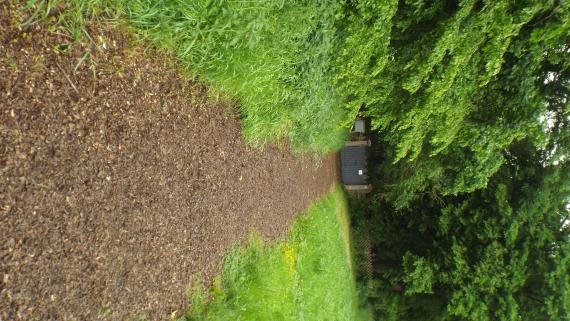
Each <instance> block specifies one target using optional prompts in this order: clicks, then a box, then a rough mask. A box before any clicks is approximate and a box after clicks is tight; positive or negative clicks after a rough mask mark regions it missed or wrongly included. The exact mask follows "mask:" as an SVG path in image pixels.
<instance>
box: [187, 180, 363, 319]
mask: <svg viewBox="0 0 570 321" xmlns="http://www.w3.org/2000/svg"><path fill="white" fill-rule="evenodd" d="M346 214H347V208H346V203H345V199H344V194H343V191H342V190H341V188H340V187H336V188H334V189H333V190H332V191H331V193H330V194H329V195H327V196H326V197H325V198H323V199H322V200H320V201H318V202H317V203H315V204H314V205H313V206H312V207H311V208H310V209H309V210H308V212H307V213H306V214H303V215H301V216H299V217H298V218H297V219H296V220H295V222H294V223H293V227H292V229H291V232H290V235H289V238H288V240H287V241H281V242H278V243H273V244H268V243H265V242H263V241H262V240H261V239H260V238H259V237H255V236H252V237H251V239H250V242H249V244H248V246H246V247H236V248H234V249H233V250H231V251H230V252H229V253H228V255H227V257H226V258H225V261H224V264H223V272H222V275H221V276H220V277H218V278H217V280H216V282H214V283H215V284H214V287H213V288H212V289H209V290H208V291H205V290H203V289H200V288H198V289H197V290H195V291H194V293H193V296H192V300H191V301H192V302H191V304H192V305H191V308H190V309H189V310H188V311H187V313H186V316H185V317H183V318H181V319H179V320H186V321H190V320H264V321H266V320H342V321H346V320H369V319H370V316H369V315H368V314H367V312H366V311H365V310H364V309H362V308H361V307H360V306H359V300H358V294H357V291H356V285H355V280H354V275H353V271H352V268H351V264H350V262H351V257H350V252H349V251H347V249H348V248H350V245H349V244H347V241H348V240H350V237H349V236H348V235H347V234H346V231H347V230H346V229H345V228H343V223H342V221H345V222H347V221H348V218H347V217H346Z"/></svg>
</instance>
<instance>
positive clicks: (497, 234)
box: [370, 141, 570, 321]
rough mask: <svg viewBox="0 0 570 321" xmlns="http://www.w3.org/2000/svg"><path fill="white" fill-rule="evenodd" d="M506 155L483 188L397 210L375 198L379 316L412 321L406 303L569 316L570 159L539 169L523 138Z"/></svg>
mask: <svg viewBox="0 0 570 321" xmlns="http://www.w3.org/2000/svg"><path fill="white" fill-rule="evenodd" d="M505 158H506V159H507V162H508V165H504V166H502V167H501V169H500V170H499V171H498V172H497V173H496V174H495V175H494V176H493V177H492V178H491V180H490V181H489V184H488V187H487V188H485V189H483V190H479V191H477V192H474V193H470V194H463V195H460V196H457V197H444V198H442V199H441V200H424V201H423V202H421V203H419V202H418V203H414V204H415V206H413V207H409V208H406V209H405V210H401V211H400V212H399V213H396V212H391V211H390V208H389V205H387V204H385V203H384V204H382V205H380V204H378V206H383V207H384V206H385V207H384V208H377V209H376V212H377V213H376V215H378V216H377V217H375V218H374V220H375V221H373V222H370V224H373V225H374V226H375V230H374V232H375V233H376V234H375V235H376V237H377V239H376V242H377V243H376V244H375V245H376V248H378V249H379V251H378V257H377V262H376V267H377V269H376V273H377V275H376V277H377V278H378V280H380V285H378V288H377V291H378V292H379V293H377V294H376V296H378V297H379V298H378V299H376V300H374V301H375V302H376V306H377V308H378V309H379V314H387V315H397V316H398V318H399V319H400V320H414V318H415V316H414V315H415V312H416V310H415V309H417V308H413V309H411V308H410V307H408V304H414V305H417V304H429V305H431V307H437V306H440V307H441V309H440V310H439V311H437V310H436V311H432V312H431V315H432V317H435V319H436V320H477V321H483V320H513V321H515V320H570V309H569V308H570V306H569V303H568V298H569V297H570V251H569V250H570V234H569V229H568V227H567V226H566V225H567V224H568V223H567V220H568V218H569V217H570V208H569V207H568V204H569V201H570V163H569V162H568V161H566V162H562V163H558V164H557V165H549V166H544V161H543V158H542V153H541V152H540V151H536V150H535V149H534V148H533V147H532V144H529V143H528V142H527V141H521V142H519V143H518V144H516V145H514V146H513V147H511V149H510V151H509V153H508V154H506V155H505ZM391 262H392V263H391ZM394 284H401V285H402V287H403V288H404V291H402V292H398V291H393V290H392V289H391V285H394ZM394 297H401V298H400V299H395V298H394ZM394 300H397V301H396V302H395V303H394ZM387 301H390V302H392V304H393V305H395V306H396V307H394V306H392V307H390V306H389V305H387V304H386V302H387ZM434 301H435V302H434ZM410 309H411V310H410ZM390 311H392V312H390ZM394 311H395V312H394ZM406 311H407V312H406ZM395 313H396V314H395Z"/></svg>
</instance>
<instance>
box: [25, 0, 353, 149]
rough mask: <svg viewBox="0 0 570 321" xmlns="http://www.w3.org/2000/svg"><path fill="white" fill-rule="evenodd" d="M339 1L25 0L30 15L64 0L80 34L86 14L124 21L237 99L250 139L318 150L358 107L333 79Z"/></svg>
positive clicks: (340, 139)
mask: <svg viewBox="0 0 570 321" xmlns="http://www.w3.org/2000/svg"><path fill="white" fill-rule="evenodd" d="M341 2H342V1H339V0H319V1H316V0H281V1H277V0H243V1H242V0H238V1H227V0H122V1H119V0H70V1H65V2H63V1H61V0H50V1H47V0H32V1H27V3H28V4H29V5H28V7H30V8H32V10H31V11H32V12H34V13H35V14H34V15H32V18H33V19H39V18H40V17H42V16H47V14H45V13H46V12H47V11H48V10H49V9H50V8H54V7H57V6H61V3H66V4H65V8H66V9H65V10H64V12H63V15H61V19H60V21H61V23H63V24H65V25H66V26H67V28H68V29H69V30H70V31H71V32H72V33H73V34H74V36H75V37H76V38H78V37H81V35H87V36H88V34H87V33H86V32H83V31H84V30H85V28H84V24H85V21H86V20H87V19H90V18H96V19H99V20H102V19H103V18H108V19H109V20H113V21H115V22H119V23H126V24H127V25H129V26H130V27H131V28H132V30H133V31H135V32H137V33H140V34H143V35H144V36H146V38H147V39H149V40H150V42H151V43H153V44H154V45H156V46H157V47H159V48H163V49H165V50H166V51H168V52H171V53H174V54H175V55H176V56H177V58H178V60H179V61H180V63H181V65H182V66H183V68H184V69H185V70H186V71H187V73H188V74H189V75H190V76H191V77H196V78H198V79H200V80H201V81H203V82H205V83H207V84H208V85H210V86H209V87H210V89H211V90H212V91H213V93H214V94H215V95H216V96H219V97H223V98H230V99H234V100H237V101H238V104H239V108H240V112H241V116H242V128H243V133H244V136H245V138H246V139H247V141H248V142H249V143H250V144H252V145H255V146H262V145H264V144H265V143H267V142H277V141H280V140H282V139H286V138H288V139H289V140H290V141H291V143H292V145H293V147H294V149H295V150H300V151H311V152H317V153H326V152H328V151H331V150H335V149H338V148H340V147H341V146H342V144H343V143H344V140H345V138H346V135H347V131H348V130H347V127H348V126H349V125H350V123H351V121H352V119H353V118H354V116H355V115H356V112H357V111H356V110H347V109H346V108H345V107H343V102H342V99H341V98H339V96H338V94H337V93H336V91H335V90H334V88H333V74H334V69H335V67H334V64H335V59H336V58H335V57H336V54H337V53H336V51H337V50H338V45H339V44H338V39H340V37H339V36H338V34H337V33H338V28H337V26H336V23H337V22H338V17H339V16H340V15H341V11H342V5H341ZM33 19H32V20H31V21H34V20H33ZM28 23H30V22H28Z"/></svg>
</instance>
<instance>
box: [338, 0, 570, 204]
mask: <svg viewBox="0 0 570 321" xmlns="http://www.w3.org/2000/svg"><path fill="white" fill-rule="evenodd" d="M376 3H381V4H378V5H376ZM346 12H348V13H349V14H347V16H346V17H345V19H344V20H345V22H344V25H343V28H344V29H343V31H344V32H345V33H346V34H347V36H346V37H345V39H346V40H345V42H344V46H343V47H342V48H341V50H340V54H339V56H340V58H339V61H342V62H343V64H342V66H343V67H340V68H339V71H338V72H337V78H336V80H337V83H338V88H339V90H340V91H341V92H342V93H344V97H345V100H346V101H347V106H349V107H348V108H349V109H350V110H357V109H358V107H359V106H362V107H363V108H364V112H365V114H366V115H368V116H370V117H371V118H372V120H373V126H374V127H375V128H376V129H377V130H378V131H379V132H380V133H381V137H382V141H383V143H384V146H383V148H384V149H385V150H386V152H385V153H384V156H385V157H384V162H383V163H382V165H381V166H380V167H379V168H378V172H379V175H378V177H382V180H383V181H382V184H381V185H382V186H383V189H382V194H380V196H382V197H386V198H388V199H389V200H390V201H391V202H393V203H394V204H396V205H397V207H403V206H406V205H407V204H408V203H409V202H411V201H413V200H416V199H418V198H420V197H422V195H458V194H459V193H465V192H472V191H475V190H477V189H481V188H484V187H485V186H486V184H487V182H488V180H489V178H490V177H491V176H492V175H493V174H494V173H496V172H497V171H498V170H499V168H500V167H501V165H502V164H503V163H504V162H505V158H504V157H503V151H504V150H505V149H506V148H508V146H510V145H511V144H513V143H515V142H517V141H520V140H523V139H525V138H527V137H532V138H533V139H534V143H535V144H536V145H537V146H540V144H543V143H544V139H543V138H544V137H540V135H541V133H542V132H544V130H543V127H544V123H543V122H541V119H544V117H546V115H548V114H549V113H550V112H551V111H552V109H549V108H552V107H553V106H552V105H551V103H552V101H549V100H550V99H551V98H552V97H554V96H556V95H558V96H560V93H561V92H562V91H566V93H565V94H566V95H567V93H568V89H567V86H568V70H569V69H568V61H569V57H568V56H569V52H568V49H569V43H570V41H569V39H568V34H569V30H570V29H569V28H570V27H569V24H570V23H569V19H570V18H568V17H569V16H570V10H569V5H568V3H567V2H561V1H560V2H559V1H542V0H541V1H537V0H527V1H508V0H501V1H476V0H463V1H435V2H433V3H431V2H430V4H427V3H426V2H424V1H411V0H408V1H399V2H397V1H388V2H384V1H381V2H375V1H355V2H349V5H348V9H347V10H346ZM357 44H360V45H357ZM553 75H555V76H553ZM553 77H554V78H553ZM545 82H549V84H551V86H549V88H548V89H547V88H546V87H547V86H545ZM554 92H556V93H554ZM556 112H557V113H558V115H562V114H561V113H560V110H558V111H556ZM566 139H567V138H566Z"/></svg>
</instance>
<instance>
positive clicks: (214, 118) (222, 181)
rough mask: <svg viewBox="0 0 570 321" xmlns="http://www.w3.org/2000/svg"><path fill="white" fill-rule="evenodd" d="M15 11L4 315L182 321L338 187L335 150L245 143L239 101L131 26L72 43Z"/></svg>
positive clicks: (9, 67) (4, 58)
mask: <svg viewBox="0 0 570 321" xmlns="http://www.w3.org/2000/svg"><path fill="white" fill-rule="evenodd" d="M0 7H1V8H0V112H1V113H0V121H1V127H0V260H1V261H0V320H95V319H103V320H124V319H129V318H132V319H135V318H138V317H139V316H142V315H144V316H146V317H147V318H148V319H149V320H160V319H168V318H169V316H170V315H171V314H172V313H173V312H175V311H181V310H182V309H183V308H184V306H185V304H186V299H187V295H188V291H189V288H190V285H191V283H192V282H193V280H196V278H201V280H202V281H203V282H209V280H211V278H212V276H213V275H215V274H216V273H218V272H219V264H220V260H221V258H222V257H223V255H224V253H225V251H226V250H227V249H228V248H229V247H230V246H231V245H233V244H235V243H236V242H244V241H245V240H247V236H248V233H249V232H250V231H251V230H255V231H257V232H258V233H260V234H261V235H263V236H264V237H266V238H268V239H275V238H279V237H282V236H283V235H284V233H285V232H286V230H287V227H288V224H289V223H290V221H291V219H292V218H293V217H294V215H295V214H296V213H298V212H299V211H302V210H303V209H305V208H306V207H307V206H308V205H309V204H310V203H311V202H312V201H313V200H314V199H315V198H317V197H319V196H320V195H322V194H324V193H325V192H326V191H328V190H329V188H330V187H331V185H332V184H333V183H334V182H335V181H337V180H338V170H337V168H338V167H337V166H338V165H337V157H336V156H335V155H331V156H329V157H327V158H325V159H323V160H322V162H321V165H320V167H318V168H317V167H315V165H314V164H315V162H314V160H312V159H309V158H307V157H305V158H303V157H301V156H294V155H291V153H290V152H288V146H286V144H284V146H282V147H281V148H277V147H267V148H266V149H264V150H255V149H252V148H250V147H248V146H246V144H245V143H244V141H243V139H242V137H241V133H240V127H239V122H238V120H237V119H236V117H235V114H236V112H235V106H233V105H232V104H230V103H219V102H214V101H213V100H212V99H209V98H208V95H207V89H206V88H205V87H204V86H201V85H200V84H198V83H194V82H191V81H188V80H184V79H182V76H181V72H180V71H179V70H178V69H177V67H176V64H175V62H174V60H173V59H172V57H167V56H165V55H164V54H160V53H158V52H157V51H156V50H153V49H149V48H145V47H144V46H143V44H142V43H141V42H140V41H137V40H135V39H133V38H127V36H125V32H124V30H115V31H109V30H95V29H96V28H94V27H91V32H90V34H91V38H92V40H86V41H85V42H84V43H81V44H76V45H74V46H71V43H72V40H71V39H70V37H69V36H67V35H66V34H65V33H64V32H62V31H59V30H53V29H52V30H51V31H50V30H49V28H48V27H47V26H46V25H34V26H32V27H29V28H26V29H23V30H22V29H19V28H18V27H16V26H15V24H14V22H13V20H14V19H13V14H15V12H13V8H11V7H10V6H9V5H8V4H7V2H2V1H0Z"/></svg>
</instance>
